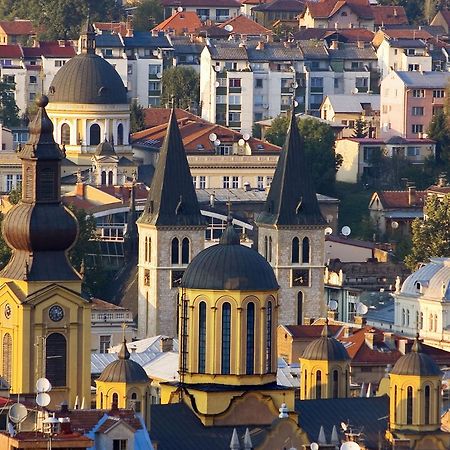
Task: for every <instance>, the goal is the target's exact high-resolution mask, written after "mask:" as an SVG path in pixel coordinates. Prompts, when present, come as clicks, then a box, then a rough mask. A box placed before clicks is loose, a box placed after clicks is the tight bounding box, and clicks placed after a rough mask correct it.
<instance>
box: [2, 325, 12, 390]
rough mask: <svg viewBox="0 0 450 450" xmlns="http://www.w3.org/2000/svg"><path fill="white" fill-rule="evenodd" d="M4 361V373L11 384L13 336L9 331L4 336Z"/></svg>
mask: <svg viewBox="0 0 450 450" xmlns="http://www.w3.org/2000/svg"><path fill="white" fill-rule="evenodd" d="M2 354H3V361H2V363H3V364H2V375H3V378H4V379H5V380H6V381H7V382H8V383H9V384H11V381H12V358H13V351H12V337H11V335H10V334H9V333H5V334H4V336H3V353H2Z"/></svg>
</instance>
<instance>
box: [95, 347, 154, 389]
mask: <svg viewBox="0 0 450 450" xmlns="http://www.w3.org/2000/svg"><path fill="white" fill-rule="evenodd" d="M98 381H104V382H108V383H148V382H150V379H149V378H148V376H147V374H146V372H145V370H144V369H143V368H142V366H141V365H140V364H138V363H137V362H135V361H133V360H131V359H130V352H129V351H128V349H127V343H126V341H125V340H124V341H123V344H122V348H121V349H120V352H119V354H118V359H117V360H116V361H113V362H112V363H110V364H108V365H107V366H106V367H105V369H104V370H103V372H102V374H101V375H100V377H99V378H98Z"/></svg>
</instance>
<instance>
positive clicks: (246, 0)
mask: <svg viewBox="0 0 450 450" xmlns="http://www.w3.org/2000/svg"><path fill="white" fill-rule="evenodd" d="M269 1H270V0H242V1H241V3H242V4H243V5H260V4H261V3H268V2H269Z"/></svg>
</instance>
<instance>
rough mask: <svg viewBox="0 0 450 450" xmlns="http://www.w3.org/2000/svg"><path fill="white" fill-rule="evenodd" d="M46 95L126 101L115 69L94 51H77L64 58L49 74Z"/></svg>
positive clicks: (65, 100) (66, 100)
mask: <svg viewBox="0 0 450 450" xmlns="http://www.w3.org/2000/svg"><path fill="white" fill-rule="evenodd" d="M48 96H49V98H50V102H51V103H86V104H105V105H115V104H126V103H128V100H127V90H126V88H125V86H124V84H123V82H122V79H121V78H120V75H119V74H118V73H117V71H116V69H114V67H113V66H112V65H111V64H109V62H108V61H106V60H105V59H103V58H102V57H100V56H98V55H96V54H94V53H81V54H79V55H76V56H74V57H73V58H72V59H70V60H69V61H67V63H66V64H64V66H63V67H61V69H59V70H58V72H57V73H56V75H55V77H54V78H53V81H52V84H51V86H50V89H49V95H48Z"/></svg>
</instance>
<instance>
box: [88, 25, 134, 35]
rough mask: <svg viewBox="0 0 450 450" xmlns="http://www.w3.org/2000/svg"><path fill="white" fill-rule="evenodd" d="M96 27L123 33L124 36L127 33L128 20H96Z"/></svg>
mask: <svg viewBox="0 0 450 450" xmlns="http://www.w3.org/2000/svg"><path fill="white" fill-rule="evenodd" d="M94 28H96V29H97V30H100V31H109V32H111V33H117V34H121V35H122V36H126V34H127V24H126V22H94Z"/></svg>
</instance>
